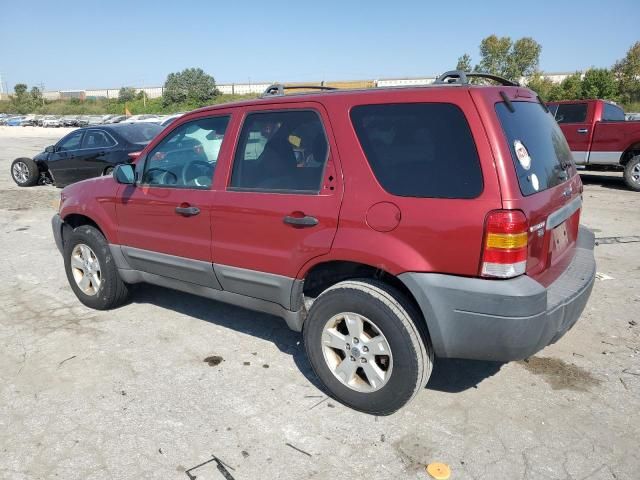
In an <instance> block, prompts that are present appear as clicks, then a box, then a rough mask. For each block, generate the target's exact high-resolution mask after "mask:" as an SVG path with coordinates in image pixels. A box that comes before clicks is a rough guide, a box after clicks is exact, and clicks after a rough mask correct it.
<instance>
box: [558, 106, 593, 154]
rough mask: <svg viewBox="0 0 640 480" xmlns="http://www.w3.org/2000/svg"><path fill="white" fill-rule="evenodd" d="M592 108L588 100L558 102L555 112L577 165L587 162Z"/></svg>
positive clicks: (590, 136)
mask: <svg viewBox="0 0 640 480" xmlns="http://www.w3.org/2000/svg"><path fill="white" fill-rule="evenodd" d="M593 108H594V107H593V104H590V103H589V102H576V103H560V104H558V109H557V111H556V114H555V117H556V121H557V122H558V124H559V125H560V129H561V130H562V133H564V136H565V137H566V139H567V142H568V143H569V147H570V148H571V153H573V158H574V160H575V162H576V164H578V165H584V164H586V163H588V158H589V147H590V145H591V138H592V136H593V131H592V124H591V121H590V120H591V119H592V118H593Z"/></svg>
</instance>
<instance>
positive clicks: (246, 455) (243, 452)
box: [240, 450, 249, 458]
mask: <svg viewBox="0 0 640 480" xmlns="http://www.w3.org/2000/svg"><path fill="white" fill-rule="evenodd" d="M240 453H241V454H242V456H243V457H244V458H247V457H248V456H249V452H247V451H246V450H242V451H241V452H240Z"/></svg>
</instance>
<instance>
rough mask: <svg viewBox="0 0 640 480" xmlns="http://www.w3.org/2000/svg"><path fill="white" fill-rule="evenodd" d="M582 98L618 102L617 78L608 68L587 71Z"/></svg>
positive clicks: (583, 80) (583, 81) (583, 82)
mask: <svg viewBox="0 0 640 480" xmlns="http://www.w3.org/2000/svg"><path fill="white" fill-rule="evenodd" d="M581 87H582V92H581V96H582V98H603V99H607V100H617V98H618V85H617V82H616V77H615V75H614V74H613V72H612V71H611V70H608V69H606V68H592V69H590V70H587V71H586V72H585V74H584V78H583V79H582V86H581Z"/></svg>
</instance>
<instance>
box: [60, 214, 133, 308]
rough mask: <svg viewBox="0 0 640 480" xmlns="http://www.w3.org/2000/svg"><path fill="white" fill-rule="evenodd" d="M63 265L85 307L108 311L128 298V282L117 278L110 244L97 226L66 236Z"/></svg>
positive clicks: (82, 228) (81, 229)
mask: <svg viewBox="0 0 640 480" xmlns="http://www.w3.org/2000/svg"><path fill="white" fill-rule="evenodd" d="M64 267H65V270H66V273H67V279H68V280H69V285H71V288H72V289H73V292H74V293H75V294H76V296H77V297H78V300H80V301H81V302H82V303H84V304H85V305H86V306H87V307H91V308H95V309H96V310H109V309H111V308H116V307H118V306H120V305H122V304H123V303H124V302H125V301H126V300H127V297H128V294H129V289H128V287H127V284H126V283H124V282H123V281H122V279H121V278H120V274H119V273H118V269H117V268H116V266H115V262H114V260H113V256H112V255H111V250H109V244H108V243H107V240H106V239H105V238H104V236H103V235H102V233H101V232H100V231H99V230H98V229H97V228H94V227H91V226H89V225H83V226H80V227H78V228H76V229H75V230H74V231H73V232H71V234H70V235H69V238H65V243H64Z"/></svg>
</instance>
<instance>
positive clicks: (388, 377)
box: [303, 279, 433, 415]
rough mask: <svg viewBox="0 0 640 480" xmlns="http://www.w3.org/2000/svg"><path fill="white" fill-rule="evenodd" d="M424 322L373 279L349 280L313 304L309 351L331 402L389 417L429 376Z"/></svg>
mask: <svg viewBox="0 0 640 480" xmlns="http://www.w3.org/2000/svg"><path fill="white" fill-rule="evenodd" d="M421 321H422V317H421V315H420V313H419V312H418V311H417V310H416V308H415V307H414V305H413V304H412V303H411V302H410V301H409V300H408V299H407V298H406V297H405V296H404V295H403V294H402V293H401V292H399V291H398V290H397V289H395V288H393V287H391V286H389V285H387V284H384V283H382V282H378V281H374V280H369V279H358V280H348V281H344V282H340V283H337V284H336V285H334V286H332V287H330V288H328V289H327V290H325V291H324V292H323V293H322V294H320V295H319V296H318V298H316V299H315V301H314V302H313V305H312V306H311V310H310V311H309V316H308V318H307V319H306V321H305V324H304V330H303V336H304V343H305V348H306V351H307V355H308V357H309V361H310V363H311V365H312V367H313V370H314V371H315V373H316V375H317V376H318V377H319V378H320V380H321V381H322V383H323V384H324V386H325V387H326V389H327V391H328V393H329V394H330V395H331V396H332V397H333V398H335V399H336V400H338V401H339V402H342V403H344V404H345V405H347V406H349V407H351V408H354V409H355V410H359V411H361V412H365V413H369V414H371V415H390V414H392V413H393V412H395V411H397V410H398V409H400V408H401V407H403V406H404V405H405V404H407V403H408V402H409V401H410V400H411V399H413V398H414V397H415V396H416V394H417V393H418V392H419V391H420V390H422V388H423V387H424V386H425V385H426V383H427V381H428V379H429V376H430V375H431V370H432V367H433V351H432V349H431V345H430V343H429V340H428V338H426V335H425V336H423V335H421V333H420V332H421V330H420V328H419V327H418V322H421ZM354 332H359V333H357V334H355V335H354ZM343 341H344V342H346V344H343ZM334 342H335V343H334ZM367 346H369V348H367ZM376 352H377V353H376ZM387 352H388V353H387Z"/></svg>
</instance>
